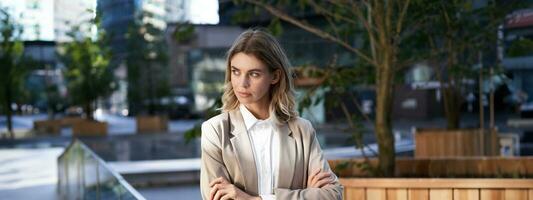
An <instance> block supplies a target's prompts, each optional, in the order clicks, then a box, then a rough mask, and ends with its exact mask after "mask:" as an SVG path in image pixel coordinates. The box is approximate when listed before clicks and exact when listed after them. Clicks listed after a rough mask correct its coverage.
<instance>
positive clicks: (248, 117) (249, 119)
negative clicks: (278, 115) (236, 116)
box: [239, 104, 270, 131]
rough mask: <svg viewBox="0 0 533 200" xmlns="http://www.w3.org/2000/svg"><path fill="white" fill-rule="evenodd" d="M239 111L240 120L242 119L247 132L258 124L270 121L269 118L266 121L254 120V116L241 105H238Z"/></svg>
mask: <svg viewBox="0 0 533 200" xmlns="http://www.w3.org/2000/svg"><path fill="white" fill-rule="evenodd" d="M239 109H240V111H241V114H242V118H243V119H244V125H245V126H246V130H247V131H248V130H250V129H251V128H252V127H253V126H254V125H255V124H257V123H258V122H263V121H270V120H269V119H270V118H269V119H266V120H259V119H257V118H255V116H254V115H253V114H252V113H251V112H250V111H249V110H248V108H246V106H244V105H242V104H241V105H239Z"/></svg>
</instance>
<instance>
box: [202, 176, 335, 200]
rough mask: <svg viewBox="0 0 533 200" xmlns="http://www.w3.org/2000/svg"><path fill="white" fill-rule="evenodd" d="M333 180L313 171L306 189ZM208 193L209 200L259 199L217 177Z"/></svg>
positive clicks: (332, 181) (319, 186) (330, 182)
mask: <svg viewBox="0 0 533 200" xmlns="http://www.w3.org/2000/svg"><path fill="white" fill-rule="evenodd" d="M334 181H335V178H334V177H333V174H332V173H331V172H321V170H320V169H317V170H315V171H314V172H313V173H312V174H311V175H310V176H309V178H308V179H307V188H322V187H323V186H325V185H327V184H333V183H334ZM209 187H210V189H211V190H210V192H209V200H227V199H235V200H241V199H242V200H260V199H261V197H258V196H251V195H249V194H247V193H246V192H244V191H242V190H241V189H239V188H238V187H236V186H235V185H233V184H231V183H230V182H229V181H228V180H226V179H225V178H224V177H218V178H216V179H215V180H213V181H211V183H209Z"/></svg>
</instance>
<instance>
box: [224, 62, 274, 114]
mask: <svg viewBox="0 0 533 200" xmlns="http://www.w3.org/2000/svg"><path fill="white" fill-rule="evenodd" d="M230 73H231V85H232V86H233V92H234V93H235V96H237V99H238V100H239V102H240V103H241V104H244V105H255V106H268V105H269V101H270V99H269V92H270V91H269V90H270V85H273V84H276V83H277V82H278V81H279V70H276V71H275V72H274V73H272V72H270V71H269V70H268V67H267V66H266V65H265V64H264V63H263V62H261V61H260V60H258V59H257V58H256V57H255V56H254V55H251V54H245V53H237V54H235V55H234V56H233V57H232V58H231V60H230Z"/></svg>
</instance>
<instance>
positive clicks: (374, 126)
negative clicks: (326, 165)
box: [0, 0, 533, 199]
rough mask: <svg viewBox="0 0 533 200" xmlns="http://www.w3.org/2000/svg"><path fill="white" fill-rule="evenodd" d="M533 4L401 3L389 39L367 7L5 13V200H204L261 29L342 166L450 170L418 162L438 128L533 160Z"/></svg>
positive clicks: (30, 6)
mask: <svg viewBox="0 0 533 200" xmlns="http://www.w3.org/2000/svg"><path fill="white" fill-rule="evenodd" d="M531 3H533V2H532V1H491V0H469V1H431V2H419V1H413V2H411V3H409V1H407V3H405V2H403V1H401V2H399V3H398V5H400V8H401V7H402V6H403V5H407V4H410V5H409V10H408V11H407V12H405V13H403V14H402V12H399V14H398V15H397V16H396V15H395V16H396V18H391V19H389V20H390V22H391V23H392V24H395V25H397V26H395V28H390V27H389V28H383V29H381V28H382V27H381V28H380V26H379V20H384V19H385V18H384V17H383V16H380V15H378V14H375V15H374V14H369V13H372V12H367V11H374V10H372V9H376V7H371V6H370V5H373V4H371V3H369V4H367V5H365V4H364V3H361V2H358V1H353V2H352V1H347V2H343V3H339V2H336V1H332V2H322V1H317V2H315V1H260V0H258V1H255V0H245V1H230V0H218V1H217V0H16V1H15V0H0V30H1V36H0V45H1V46H0V103H1V106H0V152H1V153H0V193H1V194H2V195H1V196H0V199H58V198H67V199H70V197H79V195H81V196H82V197H84V198H88V199H100V198H103V199H105V198H109V199H115V198H117V195H118V196H120V195H123V198H131V199H141V198H142V197H144V198H147V199H169V198H178V199H200V193H199V186H198V183H199V177H198V175H199V166H200V161H199V156H200V149H199V145H200V142H199V136H200V130H199V125H200V124H201V122H203V121H204V120H206V119H208V118H209V117H211V116H214V115H216V114H217V112H218V111H217V110H216V108H218V107H219V106H220V105H221V104H220V97H221V94H222V89H223V81H224V73H225V53H226V51H227V50H228V48H229V47H230V46H231V44H232V43H233V41H234V40H235V39H236V37H237V36H238V35H239V34H240V33H241V32H243V31H244V30H247V29H249V28H257V27H262V28H265V29H266V30H268V31H269V32H271V33H272V34H273V35H275V36H276V37H277V38H278V40H279V41H280V43H281V45H282V46H283V47H284V49H285V50H286V53H287V55H288V57H289V59H290V61H291V64H292V70H293V71H292V73H294V74H295V77H296V78H295V80H294V84H295V86H296V92H297V97H298V110H299V112H300V114H301V116H302V117H304V118H306V119H309V120H310V121H311V122H312V123H313V125H314V127H315V128H316V129H317V137H318V138H319V141H320V143H321V146H322V149H323V150H324V152H325V155H326V157H327V158H328V159H341V158H360V157H376V156H377V155H376V153H377V152H379V151H382V149H381V148H382V147H384V146H381V145H382V144H381V143H380V141H383V140H378V139H377V138H380V137H379V136H380V135H385V136H387V137H389V138H391V139H392V140H393V141H395V143H393V147H391V148H392V149H393V153H392V154H394V155H392V156H396V157H424V156H427V157H438V156H441V155H442V154H440V153H436V154H432V152H431V150H427V149H428V148H429V147H427V148H426V147H425V148H426V150H427V151H428V152H429V153H428V152H422V150H417V149H416V148H417V147H420V148H421V147H422V146H424V144H425V145H426V146H432V144H431V143H429V142H430V141H431V140H432V139H433V140H434V138H435V137H433V136H431V137H429V139H427V140H428V141H425V139H420V140H421V141H423V142H425V143H424V144H422V143H418V142H419V140H418V139H417V136H416V134H417V133H421V132H423V131H424V130H425V131H429V130H436V129H439V130H448V131H457V132H461V131H462V132H469V131H472V130H481V133H482V134H485V132H486V134H485V135H486V137H487V138H490V139H488V140H490V141H488V140H487V139H485V138H484V137H485V136H481V137H482V138H481V139H480V140H481V142H478V143H479V144H484V143H487V146H483V145H482V146H481V147H480V148H481V150H480V151H477V150H476V151H474V150H472V151H469V150H464V151H462V152H458V153H457V152H454V154H461V153H463V154H465V155H466V154H468V155H466V156H489V155H490V156H494V155H498V156H530V155H531V154H533V135H532V134H533V133H532V131H533V99H532V98H529V97H533V8H532V7H531ZM376 5H380V4H379V2H378V3H376ZM378 11H379V10H378ZM378 11H376V13H377V12H378ZM380 17H381V18H380ZM365 20H366V21H365ZM384 21H385V20H384ZM385 24H386V23H385ZM374 25H375V27H373V26H374ZM395 31H396V32H395ZM381 33H384V34H382V35H386V36H387V37H389V39H386V40H385V39H383V38H381V35H380V34H381ZM384 52H385V53H384ZM387 52H390V54H386V53H387ZM390 55H392V56H390ZM389 58H390V59H389ZM384 61H391V62H389V64H387V63H388V62H384ZM389 72H390V73H389ZM385 73H388V74H385ZM383 77H389V78H383ZM383 81H388V82H387V83H386V84H385V82H383ZM387 88H388V89H387ZM380 91H388V92H385V93H386V94H383V92H380ZM381 122H383V123H381ZM487 130H488V131H487ZM429 132H431V131H429ZM470 135H472V134H470ZM443 140H444V139H443ZM485 140H487V141H488V142H486V141H485ZM437 142H438V143H442V144H444V143H445V142H443V141H440V140H439V141H437ZM478 143H476V144H478ZM488 143H490V145H489V144H488ZM416 144H418V145H416ZM461 144H463V143H461ZM464 144H465V147H464V149H468V148H467V146H470V145H468V144H467V143H464ZM472 148H478V147H477V146H475V145H474V146H472ZM456 149H463V147H456ZM487 149H488V150H487ZM417 151H420V152H417ZM365 152H366V153H365ZM444 154H446V153H444ZM465 155H462V156H465ZM446 156H449V155H446ZM28 191H32V192H28ZM72 195H74V196H72ZM76 195H78V196H76Z"/></svg>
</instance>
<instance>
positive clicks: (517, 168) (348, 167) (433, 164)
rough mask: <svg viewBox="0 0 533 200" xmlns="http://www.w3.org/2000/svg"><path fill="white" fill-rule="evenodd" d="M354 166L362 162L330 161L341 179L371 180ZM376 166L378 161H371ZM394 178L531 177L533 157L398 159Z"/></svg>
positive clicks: (370, 175) (353, 160)
mask: <svg viewBox="0 0 533 200" xmlns="http://www.w3.org/2000/svg"><path fill="white" fill-rule="evenodd" d="M354 163H364V160H363V159H352V160H330V161H329V165H330V166H331V169H332V170H333V171H335V173H336V174H337V175H339V176H341V177H372V176H373V175H372V174H370V173H369V172H368V171H364V170H362V169H361V168H360V167H357V165H356V164H354ZM369 163H370V165H371V166H377V163H378V161H377V159H370V161H369ZM394 176H395V177H478V178H479V177H482V178H486V177H528V178H531V177H533V157H462V158H397V159H396V168H395V171H394Z"/></svg>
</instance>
